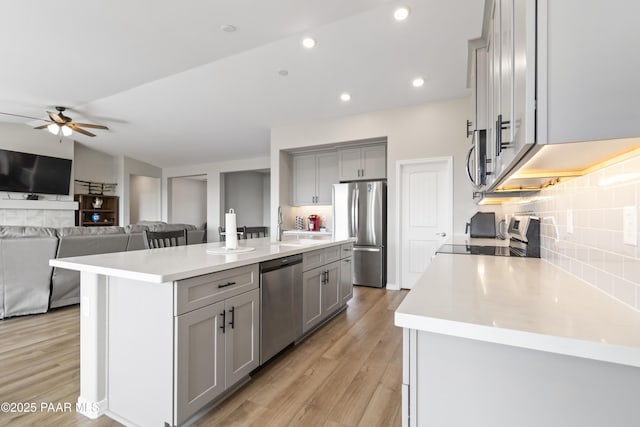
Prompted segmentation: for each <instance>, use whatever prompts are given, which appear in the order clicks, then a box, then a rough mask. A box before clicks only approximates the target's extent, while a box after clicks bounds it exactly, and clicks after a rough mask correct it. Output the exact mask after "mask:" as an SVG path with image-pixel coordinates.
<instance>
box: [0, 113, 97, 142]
mask: <svg viewBox="0 0 640 427" xmlns="http://www.w3.org/2000/svg"><path fill="white" fill-rule="evenodd" d="M56 110H57V111H58V112H57V113H53V112H51V111H47V114H48V115H49V119H50V120H45V119H40V118H37V117H30V116H23V115H20V114H11V113H0V114H4V115H7V116H16V117H24V118H27V119H35V120H42V121H44V122H47V123H48V124H44V125H41V126H37V127H35V128H34V129H44V128H47V129H48V130H49V132H51V133H52V134H54V135H59V134H60V133H62V134H63V135H64V136H70V135H71V134H72V133H73V131H76V132H78V133H81V134H83V135H87V136H96V135H95V134H94V133H92V132H89V131H88V130H86V129H83V128H89V129H104V130H108V129H109V128H108V127H106V126H103V125H96V124H91V123H78V122H74V121H73V120H72V119H71V117H69V116H65V115H64V112H65V111H66V110H67V109H66V108H65V107H56Z"/></svg>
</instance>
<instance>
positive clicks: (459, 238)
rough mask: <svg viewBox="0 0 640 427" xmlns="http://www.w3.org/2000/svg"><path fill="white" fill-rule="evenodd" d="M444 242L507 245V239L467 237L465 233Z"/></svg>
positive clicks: (451, 243)
mask: <svg viewBox="0 0 640 427" xmlns="http://www.w3.org/2000/svg"><path fill="white" fill-rule="evenodd" d="M444 243H445V244H449V245H476V246H509V239H508V238H507V239H498V238H495V239H490V238H478V237H469V236H467V235H455V236H451V237H450V238H448V239H447V240H446V241H445V242H444Z"/></svg>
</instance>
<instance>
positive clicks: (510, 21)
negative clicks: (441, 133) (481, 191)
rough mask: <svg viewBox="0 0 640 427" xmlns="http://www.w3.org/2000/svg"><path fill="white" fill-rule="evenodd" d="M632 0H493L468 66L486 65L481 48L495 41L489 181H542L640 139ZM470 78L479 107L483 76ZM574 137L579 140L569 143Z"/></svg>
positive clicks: (638, 10) (490, 187)
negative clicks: (588, 0)
mask: <svg viewBox="0 0 640 427" xmlns="http://www.w3.org/2000/svg"><path fill="white" fill-rule="evenodd" d="M631 3H633V6H630V5H631ZM631 3H630V2H628V1H625V0H612V1H609V2H584V1H579V0H566V1H550V0H537V1H528V0H489V1H487V2H486V4H485V7H486V8H487V9H486V10H485V18H486V20H485V22H484V28H483V37H484V39H482V40H472V41H470V45H469V47H470V49H469V52H470V57H469V67H470V69H472V67H474V66H475V69H476V70H477V63H478V57H477V54H478V52H479V50H477V48H480V47H486V49H487V57H488V58H487V59H488V61H487V78H486V84H487V92H488V96H487V105H488V108H487V110H488V114H487V116H488V119H487V157H488V158H491V159H492V165H491V169H492V175H491V176H490V177H488V178H489V179H488V182H487V191H494V190H509V189H518V190H521V189H536V188H540V187H543V186H544V185H547V184H548V183H549V182H550V181H553V178H557V177H560V176H566V175H567V174H566V173H565V174H564V175H563V174H562V173H563V172H567V173H569V172H570V173H571V174H572V175H579V174H580V173H581V171H583V172H586V171H588V168H589V167H590V166H593V165H595V164H598V163H600V162H602V161H603V160H607V159H611V158H614V157H615V156H617V155H619V154H622V153H625V152H628V151H630V150H631V149H634V148H638V147H640V139H639V138H638V137H639V136H640V109H638V108H637V93H638V90H640V84H639V83H638V80H637V77H636V74H637V73H636V70H638V69H639V68H640V55H634V54H632V53H631V52H635V51H636V50H637V44H638V40H640V26H638V25H637V23H636V22H635V21H636V17H637V16H638V14H640V3H638V4H636V3H635V2H631ZM576 17H579V19H577V18H576ZM594 28H597V31H594ZM480 42H484V43H480ZM474 61H475V63H474ZM479 76H480V74H479V73H478V74H477V75H476V77H477V78H480V77H479ZM471 83H472V84H471V87H472V88H473V91H474V95H473V96H472V102H474V105H473V108H476V107H477V99H478V98H480V97H481V92H482V90H483V88H484V84H480V83H479V81H476V82H475V83H476V84H475V85H473V82H471ZM476 114H477V113H476ZM478 128H480V127H478V126H475V127H474V129H478ZM572 142H573V143H580V144H564V143H572ZM558 144H564V145H563V146H562V147H559V146H556V147H554V148H553V149H551V148H545V147H547V146H549V145H558ZM551 150H553V152H552V151H551ZM542 151H544V153H542ZM547 153H551V154H547ZM529 160H533V162H529V165H528V166H526V167H524V166H525V163H526V162H528V161H529ZM516 171H518V172H519V173H518V174H514V173H515V172H516ZM554 174H556V175H554ZM558 174H559V175H558Z"/></svg>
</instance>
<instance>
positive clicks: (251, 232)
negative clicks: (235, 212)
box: [245, 226, 269, 239]
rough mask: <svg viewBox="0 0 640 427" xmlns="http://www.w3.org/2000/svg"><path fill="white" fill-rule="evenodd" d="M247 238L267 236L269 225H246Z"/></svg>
mask: <svg viewBox="0 0 640 427" xmlns="http://www.w3.org/2000/svg"><path fill="white" fill-rule="evenodd" d="M246 229H247V231H246V233H245V235H246V236H247V237H246V238H247V239H257V238H259V237H267V236H268V235H269V227H264V226H246Z"/></svg>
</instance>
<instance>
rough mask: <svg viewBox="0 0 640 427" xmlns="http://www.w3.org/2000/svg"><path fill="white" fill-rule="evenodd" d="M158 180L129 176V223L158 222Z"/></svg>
mask: <svg viewBox="0 0 640 427" xmlns="http://www.w3.org/2000/svg"><path fill="white" fill-rule="evenodd" d="M160 218H161V216H160V178H151V177H148V176H139V175H131V179H130V182H129V221H130V222H131V223H132V224H135V223H137V222H138V221H141V220H144V221H159V220H160Z"/></svg>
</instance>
